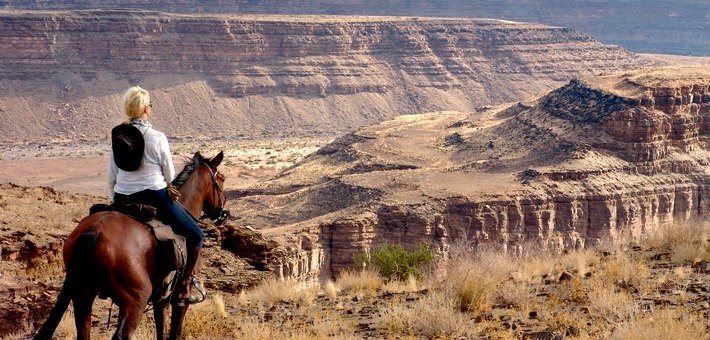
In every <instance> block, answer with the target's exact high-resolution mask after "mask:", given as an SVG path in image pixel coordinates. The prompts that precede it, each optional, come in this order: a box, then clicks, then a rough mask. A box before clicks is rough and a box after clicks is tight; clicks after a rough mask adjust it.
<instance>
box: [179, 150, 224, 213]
mask: <svg viewBox="0 0 710 340" xmlns="http://www.w3.org/2000/svg"><path fill="white" fill-rule="evenodd" d="M200 165H204V166H206V167H207V170H209V171H210V174H211V177H212V188H213V194H214V197H215V201H216V202H217V208H216V209H214V210H213V211H212V212H211V213H207V212H203V214H202V216H200V218H199V220H203V219H205V218H209V219H211V220H214V224H215V225H221V224H222V223H224V221H226V220H227V218H228V217H229V212H228V211H227V210H224V205H225V203H226V202H224V201H223V200H222V197H221V195H220V194H221V193H222V188H221V187H220V186H219V184H218V183H217V179H218V175H220V173H219V170H216V171H213V170H212V168H210V166H209V165H208V164H207V163H204V162H203V161H202V159H199V158H195V159H194V161H193V162H192V163H191V164H188V165H186V166H185V168H184V169H183V170H182V172H180V174H178V175H177V176H176V177H175V179H174V180H173V182H172V184H173V185H174V186H175V187H176V188H178V189H179V188H180V187H181V186H182V185H183V184H185V182H187V179H188V178H189V177H190V175H191V174H192V173H193V172H194V171H195V170H196V169H197V167H199V166H200ZM193 218H194V216H193ZM195 220H196V221H197V220H198V219H197V218H195Z"/></svg>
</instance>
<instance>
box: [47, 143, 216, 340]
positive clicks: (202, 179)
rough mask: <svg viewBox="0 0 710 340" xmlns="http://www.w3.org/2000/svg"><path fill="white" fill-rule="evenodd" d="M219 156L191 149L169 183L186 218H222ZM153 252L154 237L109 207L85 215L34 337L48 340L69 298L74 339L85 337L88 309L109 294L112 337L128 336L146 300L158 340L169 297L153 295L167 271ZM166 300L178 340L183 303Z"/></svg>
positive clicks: (69, 240) (172, 335) (70, 242)
mask: <svg viewBox="0 0 710 340" xmlns="http://www.w3.org/2000/svg"><path fill="white" fill-rule="evenodd" d="M222 158H223V153H222V152H220V153H219V154H218V155H216V156H215V157H213V158H211V159H206V158H203V157H202V156H201V155H200V153H199V152H197V153H195V155H194V157H193V159H192V162H191V163H190V164H188V165H186V166H185V169H183V171H182V172H181V173H180V174H179V175H178V176H177V178H176V180H175V181H173V183H174V184H175V185H176V186H177V187H178V188H179V191H180V194H181V195H180V199H179V202H180V203H181V204H182V205H183V206H184V207H185V209H186V210H187V211H188V212H189V213H190V214H192V216H200V215H199V214H200V213H201V212H202V211H204V212H205V215H206V216H208V217H210V218H213V219H220V220H223V219H224V218H226V214H225V212H224V210H223V207H224V202H225V198H224V191H223V190H222V186H223V183H224V176H223V175H222V174H221V173H219V172H218V171H217V166H218V165H219V164H220V163H221V162H222ZM177 182H179V183H177ZM157 254H158V251H157V250H156V241H155V238H154V236H153V235H152V234H151V231H150V230H149V229H148V228H147V227H146V226H145V225H144V224H142V223H140V222H138V221H137V220H135V219H133V218H131V217H129V216H127V215H124V214H122V213H119V212H115V211H104V212H99V213H94V214H92V215H89V216H87V217H85V218H84V219H83V220H82V221H81V222H79V225H78V226H77V227H76V229H74V231H73V232H72V233H71V234H70V235H69V237H68V238H67V240H66V242H65V244H64V249H63V255H64V264H65V266H66V271H67V275H66V278H65V280H64V285H63V286H62V289H61V291H60V293H59V297H58V299H57V302H56V304H55V305H54V308H53V309H52V311H51V313H50V315H49V317H48V319H47V321H46V322H45V323H44V325H43V326H42V328H41V329H40V330H39V331H38V332H37V334H36V335H35V337H34V338H35V339H51V338H52V335H53V334H54V331H55V329H56V328H57V326H58V325H59V322H60V320H61V318H62V316H63V315H64V312H65V310H66V309H67V307H68V306H69V302H70V301H72V302H73V304H74V321H75V323H76V329H77V338H78V339H89V337H90V335H91V309H92V305H93V303H94V300H95V299H96V296H97V295H99V294H100V296H102V297H110V298H111V300H112V301H113V303H115V304H116V305H117V306H118V308H119V315H118V325H117V329H116V332H115V333H114V335H113V339H128V338H129V337H130V336H131V334H132V333H133V332H134V331H135V329H136V328H137V326H138V324H139V323H140V320H141V318H142V315H143V313H144V311H145V310H146V307H147V306H148V304H149V303H153V309H154V314H155V327H156V334H157V338H158V339H164V338H165V335H166V331H167V327H166V316H167V310H166V307H167V305H168V304H170V303H171V298H170V297H168V298H165V299H162V300H159V297H156V296H153V295H155V292H156V289H158V287H160V285H161V284H162V283H163V279H164V278H165V277H166V276H167V275H168V274H170V272H171V271H170V270H166V269H165V268H166V267H167V266H166V265H164V264H161V259H160V258H157ZM172 300H173V301H172V318H171V322H170V339H179V338H180V337H181V335H182V323H183V320H184V317H185V314H186V312H187V308H188V306H187V305H184V304H180V303H177V302H175V301H176V300H177V299H172Z"/></svg>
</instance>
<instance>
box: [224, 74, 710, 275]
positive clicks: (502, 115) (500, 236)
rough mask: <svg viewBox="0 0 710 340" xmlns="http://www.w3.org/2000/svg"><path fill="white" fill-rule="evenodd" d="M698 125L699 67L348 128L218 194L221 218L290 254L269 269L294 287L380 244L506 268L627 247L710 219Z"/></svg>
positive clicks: (706, 108)
mask: <svg viewBox="0 0 710 340" xmlns="http://www.w3.org/2000/svg"><path fill="white" fill-rule="evenodd" d="M709 114H710V70H709V69H708V68H707V67H671V68H653V69H644V70H637V71H626V72H622V73H616V74H610V75H605V76H598V77H591V78H584V79H582V80H572V81H570V82H569V83H568V84H567V85H564V86H562V87H560V88H558V89H556V90H553V91H551V92H549V93H548V94H546V95H543V96H540V97H536V98H531V99H529V100H527V101H520V102H516V103H512V104H505V105H497V106H491V107H486V108H482V109H480V110H478V111H475V112H439V113H435V114H420V115H404V116H400V117H397V118H395V119H393V120H390V121H387V122H383V123H381V124H378V125H375V126H371V127H366V128H362V129H360V130H358V131H356V132H353V133H351V134H348V135H345V136H343V137H341V138H338V139H336V140H335V141H334V142H333V143H331V144H329V145H327V146H325V147H323V148H321V149H320V150H319V151H317V152H316V153H314V154H312V155H310V156H308V157H306V158H305V159H304V160H303V161H301V162H299V163H297V164H296V165H294V166H293V167H292V168H290V169H287V170H285V171H283V172H281V173H280V174H279V175H278V176H276V177H274V178H273V179H271V180H269V181H264V182H260V183H257V184H255V185H254V186H251V187H249V188H248V189H244V190H234V191H232V192H231V193H230V195H231V197H230V207H231V208H232V209H234V210H235V211H240V214H239V216H236V217H235V223H238V224H240V225H249V226H251V227H253V228H256V229H258V230H260V231H261V232H262V233H263V234H264V235H265V236H267V237H273V239H274V240H279V242H281V243H282V244H287V245H288V247H289V248H290V250H291V251H290V252H291V255H289V256H283V257H282V258H281V262H279V260H277V261H276V263H275V267H274V268H275V269H276V273H277V274H278V275H280V276H282V277H286V278H295V279H300V280H313V279H321V280H322V279H324V278H328V277H331V276H337V274H338V273H340V272H341V271H342V270H345V269H347V268H350V267H351V266H352V265H353V263H352V261H353V256H355V255H357V254H362V253H367V252H368V251H369V250H370V249H372V248H373V247H374V246H377V245H381V244H385V243H392V244H403V245H406V246H407V247H410V248H414V247H416V246H418V245H420V244H425V245H428V246H430V247H432V248H433V249H436V250H437V251H438V252H440V253H442V254H446V253H447V251H448V249H449V247H451V245H452V244H454V243H457V242H465V243H466V244H470V246H471V247H474V248H475V247H479V246H482V245H486V244H499V245H503V246H504V249H506V250H507V251H509V252H511V253H516V252H517V251H518V250H519V249H522V247H523V246H525V245H527V246H529V245H531V244H533V245H535V246H536V247H538V248H540V249H547V250H549V251H554V252H561V251H564V250H569V249H581V248H586V247H594V246H597V245H601V244H605V243H608V242H613V241H618V240H622V239H624V240H640V239H642V238H643V237H645V236H647V235H648V234H649V233H651V232H653V231H654V230H658V228H660V227H661V226H663V225H672V224H679V223H692V221H694V220H702V219H707V218H708V217H710V200H709V199H708V195H709V194H710V193H709V192H708V184H709V183H708V158H709V156H710V150H709V149H708V147H709V145H708V137H709V136H710V128H709V126H710V125H708V122H709V121H708V119H709V118H708V117H709Z"/></svg>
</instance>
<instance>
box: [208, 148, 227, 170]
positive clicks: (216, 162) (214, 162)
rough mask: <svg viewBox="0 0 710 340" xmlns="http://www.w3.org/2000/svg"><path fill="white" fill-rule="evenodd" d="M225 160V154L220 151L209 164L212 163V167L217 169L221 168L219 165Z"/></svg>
mask: <svg viewBox="0 0 710 340" xmlns="http://www.w3.org/2000/svg"><path fill="white" fill-rule="evenodd" d="M223 159H224V152H223V151H220V152H219V153H218V154H217V155H216V156H214V157H212V158H211V159H210V160H209V161H207V162H208V163H210V165H211V166H212V167H213V168H215V169H216V168H217V166H219V164H220V163H222V160H223Z"/></svg>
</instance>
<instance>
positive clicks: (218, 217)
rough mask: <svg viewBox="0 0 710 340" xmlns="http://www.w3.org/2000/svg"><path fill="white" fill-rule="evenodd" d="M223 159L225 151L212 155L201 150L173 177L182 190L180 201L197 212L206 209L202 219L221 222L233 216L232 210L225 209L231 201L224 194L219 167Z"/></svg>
mask: <svg viewBox="0 0 710 340" xmlns="http://www.w3.org/2000/svg"><path fill="white" fill-rule="evenodd" d="M223 159H224V153H223V152H222V151H220V152H219V153H218V154H217V155H216V156H214V157H212V158H209V159H208V158H205V157H203V156H202V155H201V154H200V152H199V151H198V152H196V153H195V155H194V156H193V157H192V161H191V162H190V163H188V164H187V165H185V168H184V169H183V170H182V172H181V173H180V174H179V175H178V176H177V177H176V178H175V180H174V181H173V184H174V185H175V186H176V187H178V189H179V190H180V193H181V199H180V201H181V203H182V204H183V205H185V208H186V209H188V211H190V212H191V213H193V214H195V213H198V214H199V212H200V211H202V212H203V214H202V216H201V217H200V219H203V218H205V217H206V218H209V219H211V220H214V223H215V224H217V225H220V224H222V223H223V222H224V221H225V220H226V219H227V218H228V217H229V211H227V210H224V205H225V203H226V202H227V200H226V199H225V197H224V175H223V174H222V173H220V172H219V170H217V167H218V166H219V164H220V163H222V160H223Z"/></svg>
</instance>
